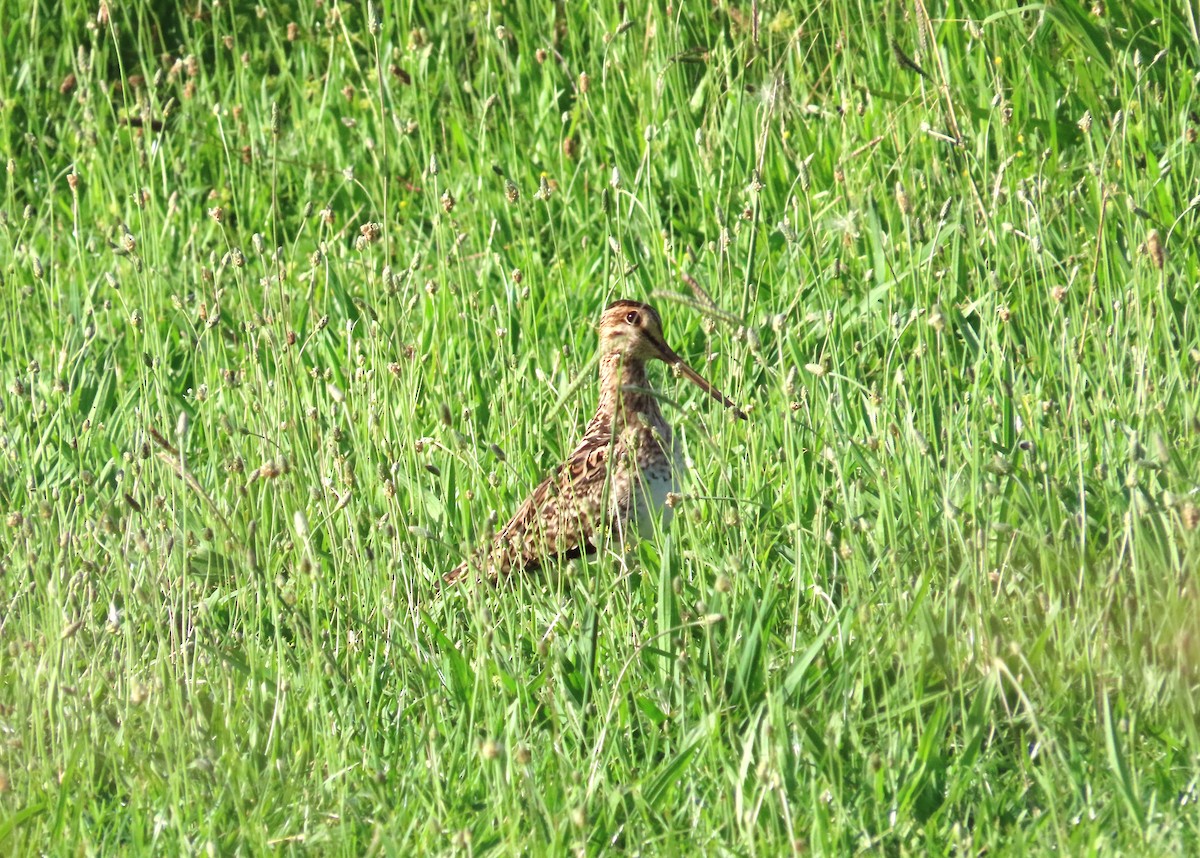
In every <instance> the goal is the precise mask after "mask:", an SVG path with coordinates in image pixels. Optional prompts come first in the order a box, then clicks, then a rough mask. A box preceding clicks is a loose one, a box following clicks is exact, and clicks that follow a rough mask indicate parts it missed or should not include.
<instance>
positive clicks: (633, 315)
mask: <svg viewBox="0 0 1200 858" xmlns="http://www.w3.org/2000/svg"><path fill="white" fill-rule="evenodd" d="M641 320H642V317H641V316H639V315H638V314H637V310H630V311H629V312H628V313H626V314H625V322H626V323H627V324H630V325H636V324H637V323H638V322H640V321H641Z"/></svg>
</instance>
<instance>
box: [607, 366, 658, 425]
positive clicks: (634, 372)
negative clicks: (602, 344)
mask: <svg viewBox="0 0 1200 858" xmlns="http://www.w3.org/2000/svg"><path fill="white" fill-rule="evenodd" d="M649 390H650V381H649V379H648V378H647V376H646V362H645V361H642V360H636V359H633V358H629V357H626V356H625V355H623V354H621V353H620V352H612V353H611V354H607V355H605V356H604V357H602V358H601V359H600V403H599V405H598V406H597V408H596V413H597V416H600V415H605V416H607V418H608V421H609V423H610V425H613V426H618V427H619V426H624V425H625V424H627V423H628V422H629V421H630V420H633V419H635V418H634V417H633V415H634V414H645V415H646V416H648V417H650V418H651V419H652V421H653V422H655V423H658V422H661V420H662V414H661V412H660V411H659V409H658V401H657V399H656V398H655V396H654V395H653V394H652V393H649V392H648V391H649Z"/></svg>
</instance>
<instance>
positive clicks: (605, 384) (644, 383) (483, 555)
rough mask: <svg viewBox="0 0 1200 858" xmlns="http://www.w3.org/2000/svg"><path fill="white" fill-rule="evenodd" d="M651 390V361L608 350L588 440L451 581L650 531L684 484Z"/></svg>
mask: <svg viewBox="0 0 1200 858" xmlns="http://www.w3.org/2000/svg"><path fill="white" fill-rule="evenodd" d="M648 390H649V383H648V380H647V378H646V370H645V364H644V363H642V362H640V361H636V360H625V359H624V358H623V356H622V355H621V354H618V353H614V354H610V355H606V356H605V357H604V358H602V359H601V365H600V407H599V408H598V409H597V411H596V415H595V417H593V418H592V420H591V422H590V423H589V424H588V427H587V430H586V431H585V432H584V436H583V440H581V441H580V442H579V444H578V445H577V446H576V447H575V449H574V450H573V451H572V453H571V455H570V456H568V457H567V459H566V461H565V462H563V464H562V465H560V466H559V467H558V469H557V471H556V472H555V473H554V474H552V475H551V476H549V477H548V478H546V479H545V480H544V481H543V482H542V483H541V484H540V485H538V487H537V488H536V489H534V490H533V493H532V494H531V495H530V496H529V497H528V498H527V499H526V500H525V502H524V503H523V504H521V506H520V508H519V509H518V510H517V512H516V514H515V515H514V516H513V517H512V519H511V520H509V522H508V523H507V524H505V525H504V527H503V528H501V529H500V531H499V533H497V534H496V538H495V540H494V541H493V542H492V544H491V545H490V546H489V547H487V548H485V549H484V550H483V551H481V552H479V553H478V554H476V555H475V556H474V557H472V558H471V559H470V560H468V561H466V562H464V563H462V564H461V565H459V566H458V567H456V568H455V569H454V570H453V571H451V572H450V573H448V574H447V575H446V577H445V582H446V583H447V584H453V583H455V582H457V581H459V580H460V579H462V578H464V577H465V576H466V575H467V573H468V572H469V571H470V569H471V568H472V567H474V568H475V569H476V570H477V571H479V572H480V573H482V574H483V575H484V576H486V577H487V578H488V579H489V580H490V581H492V582H495V581H496V580H498V579H499V578H503V577H505V576H507V575H509V574H511V573H512V572H515V571H528V570H532V569H536V568H537V567H538V566H540V565H541V563H542V561H543V559H544V558H547V557H552V556H566V557H576V556H578V555H579V554H581V553H591V552H593V551H595V550H596V548H597V547H598V545H600V544H601V543H602V542H603V541H604V540H606V539H612V540H614V541H616V542H618V543H620V542H625V541H628V540H631V539H632V538H633V537H635V536H639V535H640V536H646V535H649V533H650V532H651V531H652V528H653V525H652V524H651V519H650V516H651V515H652V514H653V512H652V508H653V507H654V506H658V505H660V504H661V503H662V501H663V500H665V497H666V494H667V492H668V491H674V490H676V488H677V486H678V480H679V474H678V470H677V469H678V460H679V458H680V457H679V454H678V449H677V446H676V443H675V439H674V435H673V433H672V431H671V427H670V425H669V424H668V423H667V422H666V420H665V419H664V418H663V415H662V411H661V410H660V409H659V407H658V402H657V401H656V399H655V397H654V395H653V393H649V392H647V391H648ZM606 508H607V511H606ZM665 523H666V522H664V524H665Z"/></svg>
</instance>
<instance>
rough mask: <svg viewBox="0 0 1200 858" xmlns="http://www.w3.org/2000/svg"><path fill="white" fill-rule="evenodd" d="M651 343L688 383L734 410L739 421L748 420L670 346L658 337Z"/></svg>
mask: <svg viewBox="0 0 1200 858" xmlns="http://www.w3.org/2000/svg"><path fill="white" fill-rule="evenodd" d="M651 341H652V342H653V343H654V347H655V348H656V349H658V351H659V354H660V355H661V357H662V359H663V361H665V362H666V363H667V365H668V366H672V367H674V368H675V369H677V370H679V372H680V373H681V374H682V375H683V377H684V378H686V379H687V380H688V381H690V382H691V383H692V384H694V385H696V387H698V388H700V389H701V390H703V391H704V392H705V393H707V394H708V395H709V396H711V397H712V398H713V399H715V400H717V402H719V403H721V404H722V405H724V406H725V407H726V408H730V409H732V410H733V413H734V415H735V416H737V417H738V419H740V420H745V419H747V418H746V412H744V411H742V409H740V408H738V407H737V405H735V404H734V402H733V400H732V399H730V398H729V397H728V396H726V395H725V394H724V393H722V392H721V391H719V390H717V389H716V388H715V387H713V386H712V385H711V384H709V382H708V379H706V378H705V377H704V376H702V375H701V374H700V373H698V372H696V370H694V369H692V368H691V367H690V366H688V364H687V362H686V361H685V360H684V359H683V358H681V357H680V356H679V355H677V354H675V352H674V351H673V350H672V349H671V347H670V346H668V345H667V344H666V343H664V342H663V341H662V340H659V339H658V338H657V337H652V338H651Z"/></svg>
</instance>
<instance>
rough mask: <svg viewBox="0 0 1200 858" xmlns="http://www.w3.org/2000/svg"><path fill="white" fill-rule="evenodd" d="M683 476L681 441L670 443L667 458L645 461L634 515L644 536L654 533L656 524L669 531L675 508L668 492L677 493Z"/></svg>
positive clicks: (638, 530)
mask: <svg viewBox="0 0 1200 858" xmlns="http://www.w3.org/2000/svg"><path fill="white" fill-rule="evenodd" d="M682 475H683V453H682V450H680V449H679V443H678V441H675V442H674V443H672V444H671V445H670V453H669V455H668V456H667V457H661V456H656V457H654V459H653V460H651V461H646V462H644V463H643V465H642V468H641V471H640V474H639V477H640V479H639V480H638V486H637V488H636V489H635V497H634V498H633V500H634V504H633V507H634V508H633V514H634V517H635V519H636V524H637V532H638V535H639V536H640V537H641V538H642V539H649V538H650V537H652V536H653V535H654V532H655V529H656V527H657V528H658V529H660V530H666V529H667V527H669V526H670V524H671V517H672V516H673V515H674V510H673V509H672V508H671V507H670V506H668V505H667V495H668V494H678V492H679V490H680V485H681V479H682Z"/></svg>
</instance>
